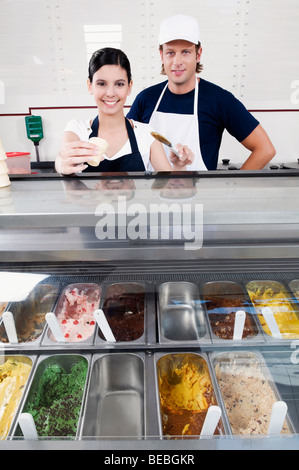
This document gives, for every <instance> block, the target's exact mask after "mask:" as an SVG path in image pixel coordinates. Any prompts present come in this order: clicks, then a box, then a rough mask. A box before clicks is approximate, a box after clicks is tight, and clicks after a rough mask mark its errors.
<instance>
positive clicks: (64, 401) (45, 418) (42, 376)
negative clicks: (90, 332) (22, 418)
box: [12, 353, 91, 439]
mask: <svg viewBox="0 0 299 470" xmlns="http://www.w3.org/2000/svg"><path fill="white" fill-rule="evenodd" d="M90 364H91V356H90V355H89V354H84V355H83V354H77V353H74V354H72V353H69V354H67V353H66V354H64V353H63V354H51V355H45V354H44V355H41V356H39V357H38V360H37V363H36V367H35V369H34V373H33V375H32V377H31V379H30V382H29V383H28V387H27V389H26V392H25V394H24V399H23V403H22V406H21V409H20V411H19V413H30V414H31V415H32V416H33V420H34V422H35V426H36V431H37V434H38V436H39V437H40V438H43V439H57V438H63V439H65V438H67V439H76V438H77V437H78V435H79V429H80V426H81V420H82V414H83V408H84V403H85V396H86V389H87V383H88V377H89V372H90ZM20 437H21V438H23V433H22V430H21V427H20V425H19V423H18V419H16V423H15V427H14V429H13V434H12V438H13V439H15V438H20Z"/></svg>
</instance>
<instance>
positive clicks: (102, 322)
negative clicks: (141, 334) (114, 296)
mask: <svg viewBox="0 0 299 470" xmlns="http://www.w3.org/2000/svg"><path fill="white" fill-rule="evenodd" d="M93 315H94V318H95V321H96V322H97V324H98V326H99V328H100V330H101V332H102V333H103V335H104V336H105V339H106V341H111V342H113V343H115V341H116V340H115V337H114V335H113V333H112V331H111V328H110V326H109V323H108V321H107V319H106V317H105V314H104V312H103V310H101V309H97V310H95V311H94V312H93Z"/></svg>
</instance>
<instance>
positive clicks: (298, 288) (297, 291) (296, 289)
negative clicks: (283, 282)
mask: <svg viewBox="0 0 299 470" xmlns="http://www.w3.org/2000/svg"><path fill="white" fill-rule="evenodd" d="M289 287H290V289H291V291H292V292H293V294H294V296H295V298H296V300H297V302H299V279H293V280H292V281H291V282H290V283H289Z"/></svg>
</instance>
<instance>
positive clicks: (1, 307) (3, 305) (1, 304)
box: [0, 302, 8, 320]
mask: <svg viewBox="0 0 299 470" xmlns="http://www.w3.org/2000/svg"><path fill="white" fill-rule="evenodd" d="M7 305H8V302H0V320H1V316H2V313H3V312H5V310H6V307H7Z"/></svg>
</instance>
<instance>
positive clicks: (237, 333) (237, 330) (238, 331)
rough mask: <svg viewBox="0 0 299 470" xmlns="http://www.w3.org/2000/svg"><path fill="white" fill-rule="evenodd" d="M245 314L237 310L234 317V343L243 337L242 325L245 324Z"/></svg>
mask: <svg viewBox="0 0 299 470" xmlns="http://www.w3.org/2000/svg"><path fill="white" fill-rule="evenodd" d="M245 317H246V314H245V312H244V311H243V310H238V311H237V312H236V315H235V324H234V336H233V340H234V341H240V340H241V339H242V336H243V330H244V324H245Z"/></svg>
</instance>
